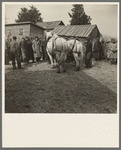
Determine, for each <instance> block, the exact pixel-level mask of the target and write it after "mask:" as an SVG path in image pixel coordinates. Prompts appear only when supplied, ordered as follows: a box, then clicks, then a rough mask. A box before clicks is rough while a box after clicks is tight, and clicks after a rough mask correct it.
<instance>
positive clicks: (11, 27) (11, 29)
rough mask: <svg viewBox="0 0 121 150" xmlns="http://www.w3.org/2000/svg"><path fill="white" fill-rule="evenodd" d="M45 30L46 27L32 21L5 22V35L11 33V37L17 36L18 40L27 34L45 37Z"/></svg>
mask: <svg viewBox="0 0 121 150" xmlns="http://www.w3.org/2000/svg"><path fill="white" fill-rule="evenodd" d="M44 30H45V29H44V28H43V27H40V26H38V25H36V24H34V23H32V22H20V23H12V24H5V35H6V36H7V35H10V36H11V37H12V36H16V37H17V39H18V41H19V40H21V38H22V37H25V36H29V37H35V36H38V37H40V38H44V34H45V32H44Z"/></svg>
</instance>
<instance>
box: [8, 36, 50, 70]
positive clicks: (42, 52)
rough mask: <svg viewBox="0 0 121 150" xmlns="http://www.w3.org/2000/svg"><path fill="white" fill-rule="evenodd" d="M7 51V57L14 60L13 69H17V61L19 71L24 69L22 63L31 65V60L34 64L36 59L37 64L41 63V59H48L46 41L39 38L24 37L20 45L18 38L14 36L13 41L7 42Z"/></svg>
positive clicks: (9, 39)
mask: <svg viewBox="0 0 121 150" xmlns="http://www.w3.org/2000/svg"><path fill="white" fill-rule="evenodd" d="M5 51H6V54H7V56H8V57H10V59H11V60H12V65H13V69H16V64H15V59H16V60H17V64H18V69H22V67H21V62H22V61H23V62H24V63H29V60H30V59H32V61H33V63H34V62H35V60H34V59H36V62H37V63H39V62H40V60H41V59H42V60H43V61H46V60H47V59H48V57H47V53H46V40H45V39H44V40H42V39H40V38H38V36H36V37H35V38H34V39H32V38H29V37H25V38H24V37H23V38H22V39H21V41H20V42H19V43H18V42H17V37H16V36H13V39H11V38H7V39H6V41H5Z"/></svg>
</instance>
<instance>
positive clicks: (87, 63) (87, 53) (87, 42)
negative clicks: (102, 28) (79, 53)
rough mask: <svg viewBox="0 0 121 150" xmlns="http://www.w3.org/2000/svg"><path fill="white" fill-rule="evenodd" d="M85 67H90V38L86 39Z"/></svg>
mask: <svg viewBox="0 0 121 150" xmlns="http://www.w3.org/2000/svg"><path fill="white" fill-rule="evenodd" d="M85 65H86V68H91V67H92V42H91V40H90V37H87V39H86V53H85Z"/></svg>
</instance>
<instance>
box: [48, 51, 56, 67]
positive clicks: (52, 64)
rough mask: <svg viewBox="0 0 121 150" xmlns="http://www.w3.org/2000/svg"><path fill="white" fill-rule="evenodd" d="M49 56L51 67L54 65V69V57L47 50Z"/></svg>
mask: <svg viewBox="0 0 121 150" xmlns="http://www.w3.org/2000/svg"><path fill="white" fill-rule="evenodd" d="M47 54H48V56H49V58H50V61H51V65H52V69H53V68H54V63H53V59H52V56H51V55H50V53H49V52H48V50H47Z"/></svg>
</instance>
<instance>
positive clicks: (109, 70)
mask: <svg viewBox="0 0 121 150" xmlns="http://www.w3.org/2000/svg"><path fill="white" fill-rule="evenodd" d="M93 65H94V66H93V67H92V68H91V69H86V68H84V67H82V69H81V70H80V71H79V72H75V71H74V64H73V63H67V64H66V68H67V72H65V73H61V74H58V73H56V69H51V66H50V64H47V63H46V62H41V63H40V64H36V63H34V64H33V63H30V64H28V65H24V66H23V67H24V69H23V70H18V69H17V70H13V69H12V67H11V66H10V65H9V66H5V112H6V113H116V111H117V66H116V65H110V63H109V62H104V61H100V62H93Z"/></svg>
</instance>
